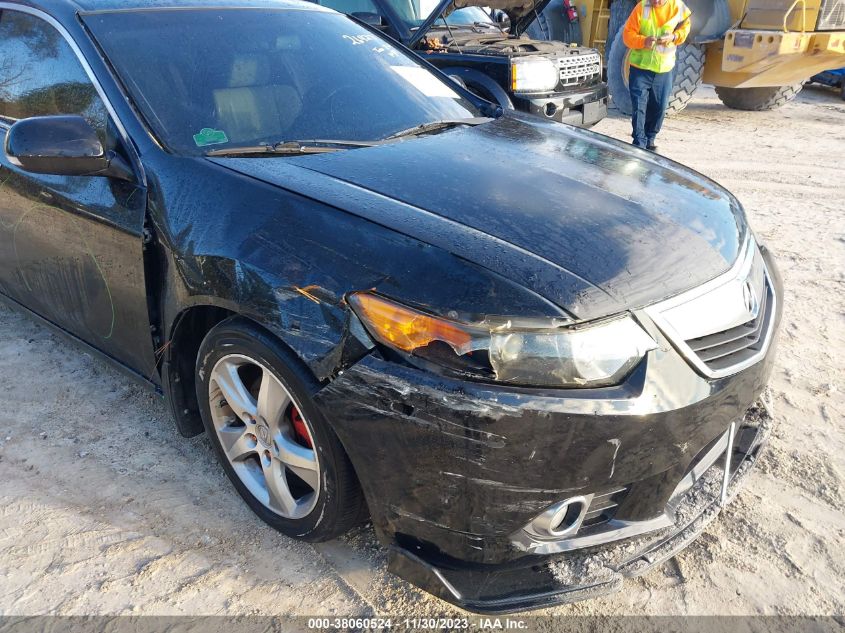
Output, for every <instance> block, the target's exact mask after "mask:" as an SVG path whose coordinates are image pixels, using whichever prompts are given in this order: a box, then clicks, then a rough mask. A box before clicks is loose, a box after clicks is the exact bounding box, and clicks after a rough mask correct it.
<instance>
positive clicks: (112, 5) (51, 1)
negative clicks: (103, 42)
mask: <svg viewBox="0 0 845 633" xmlns="http://www.w3.org/2000/svg"><path fill="white" fill-rule="evenodd" d="M21 4H23V5H25V6H26V5H28V6H34V7H36V8H40V9H51V8H54V7H56V5H65V6H66V7H68V8H72V9H76V10H78V11H82V12H93V11H138V10H143V9H230V8H231V9H302V8H305V7H308V8H313V9H315V10H319V8H318V5H316V4H314V3H313V2H305V1H303V0H40V1H39V0H30V1H29V2H23V3H21Z"/></svg>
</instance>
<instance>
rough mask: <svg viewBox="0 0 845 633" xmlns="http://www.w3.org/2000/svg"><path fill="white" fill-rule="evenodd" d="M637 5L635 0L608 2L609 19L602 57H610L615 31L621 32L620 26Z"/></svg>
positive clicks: (606, 58)
mask: <svg viewBox="0 0 845 633" xmlns="http://www.w3.org/2000/svg"><path fill="white" fill-rule="evenodd" d="M635 6H637V0H613V2H611V3H610V21H609V22H608V24H607V42H605V44H604V58H605V60H608V59H610V53H611V51H612V50H613V42H614V40H615V39H616V35H617V33H621V32H622V27H623V26H624V25H625V22H627V21H628V16H629V15H631V12H632V11H633V10H634V7H635Z"/></svg>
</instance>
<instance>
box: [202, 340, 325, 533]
mask: <svg viewBox="0 0 845 633" xmlns="http://www.w3.org/2000/svg"><path fill="white" fill-rule="evenodd" d="M208 398H209V408H210V410H211V417H212V420H213V423H214V429H215V431H216V433H217V438H218V439H219V440H220V445H221V447H222V449H223V452H224V454H225V455H226V458H227V459H228V460H229V463H230V464H231V466H232V469H233V470H234V471H235V473H236V474H237V475H238V477H239V478H240V480H241V482H243V484H244V485H245V486H246V487H247V489H248V490H249V491H250V493H252V495H253V496H254V497H255V498H256V499H257V500H258V501H260V502H261V503H262V504H263V505H264V506H265V507H267V508H268V509H269V510H271V511H272V512H274V513H276V514H278V515H280V516H282V517H285V518H287V519H299V518H302V517H304V516H307V515H308V514H309V513H310V512H311V511H312V510H313V509H314V507H315V505H316V504H317V499H318V498H319V496H320V463H319V459H318V457H317V451H316V450H315V447H314V439H313V437H314V436H313V433H312V431H311V426H310V425H309V423H308V421H307V420H306V419H305V418H304V417H303V416H302V414H301V409H300V407H299V406H298V405H297V403H296V402H295V401H294V399H293V397H292V396H291V393H290V391H288V389H287V388H286V387H285V386H284V385H283V384H282V382H281V381H280V380H279V379H278V378H277V377H276V376H275V375H274V374H273V372H271V371H270V370H269V369H268V368H267V367H265V366H264V365H263V364H261V363H260V362H258V361H257V360H255V359H252V358H249V357H247V356H243V355H240V354H231V355H228V356H224V357H223V358H221V359H220V360H218V361H217V363H216V364H215V365H214V368H213V369H212V370H211V376H210V380H209V387H208Z"/></svg>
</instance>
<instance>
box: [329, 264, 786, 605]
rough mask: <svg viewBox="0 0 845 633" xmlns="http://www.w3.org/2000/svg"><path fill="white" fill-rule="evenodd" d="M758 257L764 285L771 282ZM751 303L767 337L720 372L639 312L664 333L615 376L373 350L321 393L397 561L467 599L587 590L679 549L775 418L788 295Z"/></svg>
mask: <svg viewBox="0 0 845 633" xmlns="http://www.w3.org/2000/svg"><path fill="white" fill-rule="evenodd" d="M754 252H755V251H754V250H753V249H751V250H749V253H751V255H749V259H748V261H751V262H752V263H753V262H756V261H757V259H758V258H757V257H756V255H753V253H754ZM762 257H763V258H764V259H765V260H766V266H767V271H768V273H767V276H766V277H765V279H766V280H767V281H766V284H768V285H767V286H765V287H767V288H769V289H770V291H771V293H772V296H773V297H781V296H782V284H781V281H780V278H779V275H778V274H777V270H776V268H775V266H774V263H773V262H771V260H770V256H769V255H768V253H767V251H765V249H762ZM745 261H746V260H745V258H743V259H742V260H741V263H742V262H745ZM739 269H742V271H740V272H742V274H741V275H740V277H741V278H744V276H746V272H743V271H744V270H745V268H744V264H743V265H742V266H738V269H737V270H739ZM752 269H753V266H752ZM735 272H736V271H730V272H729V273H728V274H727V275H726V277H725V279H723V280H719V281H718V282H717V286H718V288H722V285H720V284H723V283H726V284H733V283H734V282H735ZM740 277H737V278H740ZM702 296H709V295H702ZM695 297H698V294H696V295H695ZM692 301H697V299H693V300H692ZM696 305H697V304H696ZM760 305H761V306H763V307H761V309H760V310H759V312H758V314H760V315H765V316H761V317H760V319H762V321H760V322H761V323H764V325H763V326H762V330H755V332H757V338H756V339H755V340H756V341H762V343H761V344H760V345H759V346H758V347H756V348H754V349H753V350H751V351H752V352H753V353H754V355H753V356H749V357H748V358H747V361H744V363H743V365H742V367H741V369H740V370H738V371H737V372H736V373H732V374H730V375H719V374H717V373H712V372H711V373H712V375H707V374H706V373H705V372H702V371H701V370H700V369H697V367H696V365H695V363H692V362H690V360H689V358H688V352H685V351H684V350H685V348H684V347H683V346H682V345H679V344H678V343H677V342H673V340H670V339H669V338H667V336H666V335H665V334H664V332H663V330H662V329H661V328H659V327H658V326H657V325H656V323H655V320H654V319H653V318H651V317H650V316H649V312H648V311H647V310H642V311H634V313H633V314H634V316H635V317H636V318H637V319H638V321H639V322H640V324H641V325H642V327H643V328H644V329H645V330H646V331H647V332H648V334H649V335H650V336H651V337H652V338H653V340H654V341H655V342H656V343H657V348H656V349H654V350H652V351H650V352H649V354H648V355H647V356H646V358H644V359H643V361H642V362H641V363H640V364H639V365H638V366H637V367H636V368H635V369H634V370H633V371H632V373H631V374H630V375H629V376H628V377H627V378H626V379H625V380H624V381H623V382H622V383H621V384H619V385H616V386H612V387H599V388H591V389H537V388H531V389H526V388H519V387H514V386H506V385H501V384H493V383H482V382H472V381H466V380H460V379H458V378H454V377H448V376H446V375H441V374H439V373H434V372H430V371H426V370H423V369H420V368H417V367H414V366H410V365H406V364H403V363H400V362H394V361H393V360H391V359H388V358H386V357H382V356H381V355H380V354H379V353H378V352H374V353H371V354H369V355H366V356H364V357H363V358H361V359H360V360H359V361H358V362H356V363H354V364H353V365H351V366H350V367H348V368H347V369H346V370H344V371H342V372H341V373H340V374H339V375H338V376H337V377H336V378H335V379H334V380H332V381H331V382H329V383H328V384H327V385H326V386H325V387H324V388H323V389H322V390H321V391H320V392H319V393H318V394H316V396H315V401H316V403H317V405H318V406H319V407H320V408H321V409H322V411H323V413H324V415H325V416H326V418H327V419H330V420H332V423H333V428H334V430H335V432H336V433H337V435H338V437H339V439H340V441H341V442H342V444H343V445H344V447H345V449H346V451H347V453H348V454H349V457H350V459H351V461H352V464H353V466H354V467H355V470H356V473H357V475H358V478H359V481H360V482H361V486H362V488H363V490H364V493H365V496H366V499H367V504H368V507H369V510H370V516H371V518H372V521H373V526H374V528H375V530H376V533H377V535H378V537H379V539H380V540H381V541H382V542H383V543H384V544H386V545H387V546H389V547H390V548H391V561H390V569H391V570H392V571H393V572H395V573H396V574H398V575H399V576H401V577H403V578H405V579H406V580H409V581H410V582H412V583H414V584H416V585H418V586H420V587H422V588H424V589H426V590H427V591H429V592H430V593H432V594H434V595H437V596H439V597H441V598H443V599H444V600H447V601H450V602H453V603H455V604H458V605H460V606H462V607H465V608H467V609H471V610H474V611H483V612H507V611H514V610H521V609H527V608H535V607H541V606H545V605H549V604H553V603H558V602H566V601H573V600H581V599H584V598H587V597H591V596H595V595H598V594H601V593H607V592H611V591H614V590H615V589H617V588H618V587H619V584H620V582H621V580H622V578H624V577H625V576H630V575H636V574H639V573H642V572H644V571H646V570H647V569H648V568H650V567H651V566H653V565H656V564H657V563H659V562H660V561H662V560H664V559H665V558H668V557H671V556H672V555H673V554H674V553H675V552H677V551H678V550H679V549H681V548H683V547H684V546H685V545H686V544H687V543H689V542H690V541H691V540H692V539H693V538H694V537H695V535H697V534H698V533H699V532H700V531H701V530H702V529H703V528H704V526H705V525H706V523H707V522H709V520H711V519H712V518H713V516H715V514H717V513H718V510H719V508H720V507H721V505H722V504H723V503H724V502H725V500H726V499H727V498H728V497H730V496H731V495H732V494H735V491H736V490H737V489H738V488H739V486H740V485H741V482H742V480H743V479H744V478H745V474H746V473H747V470H748V469H749V468H750V465H751V464H752V463H753V462H754V461H755V460H756V457H757V455H758V451H759V449H760V447H761V446H762V444H763V442H764V440H765V437H766V436H767V434H768V430H769V427H770V422H771V420H770V416H768V415H766V414H765V411H764V410H763V409H761V408H760V407H759V406H757V405H755V403H756V402H757V401H758V398H759V397H760V394H761V393H763V391H764V389H765V387H766V384H767V382H768V379H769V375H770V373H771V370H772V367H773V364H774V359H775V354H776V347H777V345H776V339H777V337H776V333H777V330H778V325H779V322H780V317H781V310H782V302H781V301H769V302H767V303H765V304H760ZM765 306H768V307H765ZM705 307H706V306H705ZM764 307H765V309H764ZM661 308H665V309H664V312H665V311H666V310H668V309H670V308H667V307H666V306H661ZM659 314H663V312H660V313H659ZM755 323H757V321H756V320H755ZM755 327H760V326H755ZM761 333H762V334H761ZM729 334H730V333H729ZM728 338H729V340H731V341H733V340H735V339H733V338H730V337H728ZM743 349H745V348H743ZM726 460H728V461H729V462H730V466H729V468H727V470H726V469H725V467H724V464H725V461H726ZM720 473H721V474H720ZM726 473H727V474H726ZM573 500H577V504H576V503H575V502H574V501H573ZM569 503H571V504H572V507H576V506H577V505H578V504H580V507H579V510H578V512H575V513H573V515H572V517H570V518H567V519H566V521H565V522H564V523H560V524H558V523H556V521H557V519H555V520H554V521H552V520H547V515H548V513H550V512H551V513H552V514H554V515H555V516H556V517H558V518H559V517H561V516H565V517H569V514H568V511H567V512H563V511H562V510H561V511H560V512H557V510H559V509H560V508H562V507H564V506H567V504H569ZM568 521H571V525H572V526H573V527H572V529H571V530H570V529H568V528H566V527H565V524H566V525H568V523H566V522H568ZM562 525H563V526H564V527H563V528H561V527H560V526H562ZM544 530H545V532H544Z"/></svg>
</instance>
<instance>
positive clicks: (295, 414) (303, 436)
mask: <svg viewBox="0 0 845 633" xmlns="http://www.w3.org/2000/svg"><path fill="white" fill-rule="evenodd" d="M290 421H291V422H292V423H293V432H294V433H295V434H296V439H298V440H299V442H300V444H302V445H303V446H307V447H308V448H314V444H313V443H312V442H311V434H310V433H309V432H308V427H307V426H306V425H305V420H303V419H302V415H301V414H300V413H299V409H297V408H296V407H291V410H290Z"/></svg>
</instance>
